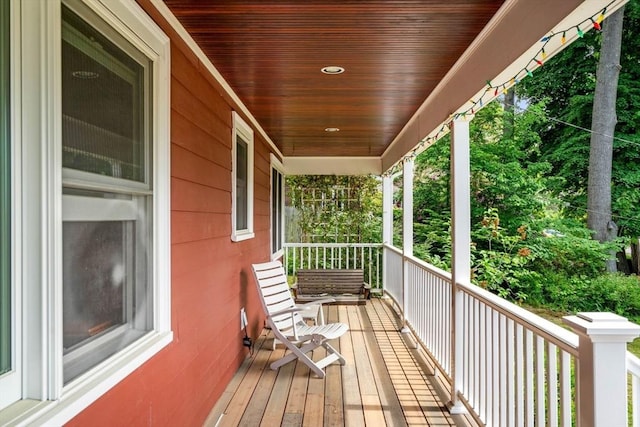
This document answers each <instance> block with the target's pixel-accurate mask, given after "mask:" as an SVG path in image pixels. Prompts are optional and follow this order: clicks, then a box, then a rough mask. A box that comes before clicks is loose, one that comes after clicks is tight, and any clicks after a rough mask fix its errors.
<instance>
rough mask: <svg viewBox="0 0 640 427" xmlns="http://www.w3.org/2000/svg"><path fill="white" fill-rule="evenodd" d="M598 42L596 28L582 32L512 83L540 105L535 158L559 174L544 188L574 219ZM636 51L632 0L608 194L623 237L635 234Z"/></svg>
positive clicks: (580, 213) (639, 115) (581, 193)
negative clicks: (529, 75)
mask: <svg viewBox="0 0 640 427" xmlns="http://www.w3.org/2000/svg"><path fill="white" fill-rule="evenodd" d="M606 24H607V21H606V20H605V21H604V22H603V25H606ZM600 42H601V34H600V33H598V32H594V31H591V32H588V33H586V34H585V36H584V37H583V38H581V39H578V40H576V41H575V42H574V43H572V44H571V45H570V46H568V47H567V48H566V49H565V50H563V51H562V52H561V53H559V54H558V55H557V56H555V57H554V58H552V59H551V60H550V61H548V62H547V63H545V65H544V68H543V69H540V70H539V71H537V72H536V73H535V74H534V76H533V77H532V78H527V79H523V80H522V82H520V84H519V85H518V87H517V89H518V92H519V94H521V95H523V96H525V97H527V98H528V99H529V100H530V101H531V102H532V103H533V104H538V103H540V104H539V105H540V106H541V107H542V110H543V111H544V115H545V116H546V119H545V120H543V121H541V122H539V124H538V125H537V127H535V128H534V129H535V130H536V131H537V133H539V135H540V136H541V144H540V155H539V158H538V159H539V160H544V161H546V162H548V163H549V164H550V165H551V166H552V171H553V173H554V174H555V175H557V176H558V177H560V178H561V179H559V180H556V181H554V182H549V184H550V185H549V187H548V188H549V190H552V191H553V192H554V193H555V194H556V196H558V197H560V196H561V197H562V199H563V200H564V201H566V202H567V203H568V204H570V205H571V207H572V209H571V210H567V212H566V214H567V215H571V216H573V217H574V218H577V219H584V217H585V216H586V188H587V174H588V164H589V141H590V133H589V132H588V131H586V130H585V129H589V128H590V127H591V116H592V110H593V94H594V88H595V80H596V69H597V66H598V57H599V49H600ZM639 52H640V0H631V1H630V2H629V3H627V5H626V6H625V12H624V28H623V36H622V52H621V60H620V65H621V67H622V68H621V71H620V77H619V82H618V97H617V108H616V109H617V118H618V123H617V125H616V132H615V135H614V136H615V137H616V139H615V140H614V153H613V165H612V181H613V182H612V184H613V185H612V197H611V200H612V213H613V217H614V220H615V222H616V223H617V224H618V227H619V230H618V232H619V235H621V236H627V237H637V236H639V235H640V217H639V215H638V212H639V211H638V201H640V61H639V60H638V58H639V56H638V55H639ZM567 123H569V124H571V125H575V126H577V127H574V126H570V125H568V124H567ZM580 128H582V129H580Z"/></svg>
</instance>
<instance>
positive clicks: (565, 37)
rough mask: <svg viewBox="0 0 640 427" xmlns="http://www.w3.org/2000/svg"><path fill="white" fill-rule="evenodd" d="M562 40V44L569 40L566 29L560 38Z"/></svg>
mask: <svg viewBox="0 0 640 427" xmlns="http://www.w3.org/2000/svg"><path fill="white" fill-rule="evenodd" d="M560 42H561V43H562V44H565V43H566V42H567V32H566V31H563V32H562V38H561V39H560Z"/></svg>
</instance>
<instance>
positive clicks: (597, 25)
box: [591, 18, 602, 31]
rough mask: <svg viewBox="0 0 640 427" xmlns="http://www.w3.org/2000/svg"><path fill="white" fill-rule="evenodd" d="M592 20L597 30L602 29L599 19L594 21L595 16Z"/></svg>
mask: <svg viewBox="0 0 640 427" xmlns="http://www.w3.org/2000/svg"><path fill="white" fill-rule="evenodd" d="M591 22H592V23H593V28H595V30H596V31H600V30H601V29H602V27H601V26H600V23H599V22H598V21H594V20H593V18H591Z"/></svg>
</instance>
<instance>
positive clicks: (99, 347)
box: [62, 6, 153, 383]
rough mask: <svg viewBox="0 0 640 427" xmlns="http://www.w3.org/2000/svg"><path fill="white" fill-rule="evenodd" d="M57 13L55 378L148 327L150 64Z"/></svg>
mask: <svg viewBox="0 0 640 427" xmlns="http://www.w3.org/2000/svg"><path fill="white" fill-rule="evenodd" d="M85 16H88V17H89V18H90V22H91V23H89V22H87V21H85V19H86V18H85V19H83V18H81V17H80V16H79V15H77V14H76V13H74V12H73V11H71V10H70V9H69V8H67V7H65V6H63V8H62V19H63V21H62V167H63V172H62V176H63V189H62V193H63V197H62V207H63V218H62V219H63V226H62V263H63V264H62V275H63V331H62V333H63V339H62V341H63V349H64V370H63V372H64V382H65V383H67V382H69V381H71V380H72V379H74V378H76V377H77V376H79V375H80V374H83V373H84V372H86V371H87V370H88V369H89V368H91V367H93V366H95V365H96V364H97V363H99V362H102V361H103V360H105V359H106V358H108V357H110V356H111V355H113V354H114V353H116V352H117V351H119V350H121V349H123V348H125V347H127V346H128V345H130V344H131V343H133V342H134V341H136V340H137V339H139V338H141V337H142V336H143V335H145V334H146V333H147V332H149V331H150V330H152V328H153V324H152V319H153V301H152V298H151V297H152V292H151V289H152V284H151V280H150V276H151V274H150V273H149V269H150V268H151V265H150V262H149V260H150V259H151V253H150V252H149V251H150V250H151V249H152V248H153V242H152V239H151V229H150V223H151V213H150V206H151V203H152V196H153V187H152V185H151V182H150V179H149V173H150V167H149V165H150V163H151V162H150V158H151V143H150V140H151V138H150V137H151V130H150V127H149V123H150V107H149V106H150V96H151V92H150V75H151V63H150V61H149V60H148V59H147V58H146V57H145V56H144V55H142V54H141V53H140V52H139V51H138V50H137V49H136V48H135V47H134V46H133V45H131V44H130V43H128V42H127V41H126V40H125V39H124V38H123V37H122V36H120V35H119V34H117V33H116V32H115V31H113V30H112V29H111V28H108V27H106V26H105V27H103V26H102V24H101V21H100V20H98V19H97V18H95V19H91V18H93V16H92V15H90V14H85Z"/></svg>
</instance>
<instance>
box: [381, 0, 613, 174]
mask: <svg viewBox="0 0 640 427" xmlns="http://www.w3.org/2000/svg"><path fill="white" fill-rule="evenodd" d="M616 1H618V0H612V1H611V2H610V3H609V4H607V6H606V7H605V8H604V9H602V11H600V12H599V13H598V14H596V15H592V16H590V17H588V18H586V19H584V20H582V21H581V22H579V23H578V24H577V25H575V24H574V25H573V26H571V27H568V28H567V29H564V30H561V31H558V32H552V33H551V34H549V35H547V36H544V37H543V38H541V39H540V43H542V47H541V48H540V50H539V51H538V52H537V53H536V55H535V56H534V57H533V58H532V59H531V60H530V61H529V63H528V64H527V66H525V67H524V68H522V69H520V70H519V71H518V72H517V73H515V75H514V76H513V77H511V78H510V79H509V80H506V81H505V82H504V83H499V84H497V85H494V84H493V83H492V82H491V80H486V82H487V87H486V88H485V90H484V93H482V94H481V95H480V97H479V98H478V99H477V101H474V100H473V99H471V100H469V104H470V106H469V107H468V108H466V109H465V110H464V111H457V112H455V113H451V114H450V115H449V117H448V119H447V120H446V121H445V122H444V123H443V124H442V127H441V128H440V130H438V132H437V133H436V134H435V135H434V136H432V137H430V138H425V139H423V140H421V141H420V142H419V144H418V145H417V147H416V148H415V149H414V150H412V151H411V153H410V154H409V155H407V156H405V157H403V158H402V159H401V160H400V162H401V163H396V165H394V166H392V168H391V169H392V170H393V169H395V168H396V167H397V166H399V164H402V163H404V161H405V158H408V157H409V156H413V157H415V156H416V155H417V154H418V152H419V151H421V150H422V149H423V148H425V147H427V146H430V145H431V144H433V143H434V142H436V141H437V140H438V139H440V137H441V136H443V135H444V134H446V133H447V132H448V131H449V125H450V124H451V121H453V120H458V119H459V118H460V117H462V118H463V119H466V115H467V114H471V115H474V114H475V112H476V111H477V110H478V109H480V108H482V107H483V106H484V97H485V95H487V94H489V98H492V97H491V90H492V89H493V97H497V96H498V94H499V93H500V91H502V93H504V94H506V93H507V92H508V89H509V87H511V86H513V85H516V84H518V83H520V80H521V79H520V78H519V76H520V75H522V77H533V73H532V70H533V69H535V68H536V66H543V65H544V61H545V60H546V59H547V56H548V55H547V52H546V50H545V47H546V46H547V44H548V43H549V42H550V41H551V40H552V39H553V38H554V37H556V36H559V37H560V43H561V44H562V45H564V44H565V43H566V42H567V31H571V30H572V29H573V28H575V29H576V31H577V35H578V37H579V38H582V37H584V31H583V30H582V28H581V27H585V24H587V23H589V22H590V23H591V25H592V28H594V29H595V30H596V31H600V30H602V25H600V24H601V23H602V21H603V20H604V18H605V14H606V13H607V8H608V7H609V6H611V5H612V4H614V3H615V2H616ZM538 55H540V58H541V59H538ZM531 63H535V65H534V66H533V68H531V69H530V68H529V67H530V66H531ZM490 100H491V99H490Z"/></svg>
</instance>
